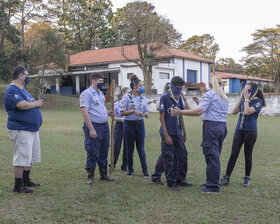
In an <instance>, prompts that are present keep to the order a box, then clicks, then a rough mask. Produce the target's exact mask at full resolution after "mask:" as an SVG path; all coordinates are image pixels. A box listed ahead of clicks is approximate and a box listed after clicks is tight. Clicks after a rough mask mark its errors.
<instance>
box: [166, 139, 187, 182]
mask: <svg viewBox="0 0 280 224" xmlns="http://www.w3.org/2000/svg"><path fill="white" fill-rule="evenodd" d="M170 137H171V139H172V142H173V144H172V145H167V144H166V142H165V138H164V136H161V151H162V158H163V167H164V172H165V177H166V180H167V184H168V185H169V186H172V185H174V184H176V180H177V181H180V180H185V178H186V174H187V169H188V153H187V150H186V148H185V144H184V140H183V137H182V136H181V135H171V136H170ZM174 157H176V158H175V159H174ZM174 161H176V162H175V163H174Z"/></svg>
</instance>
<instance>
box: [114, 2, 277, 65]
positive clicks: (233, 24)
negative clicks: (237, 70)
mask: <svg viewBox="0 0 280 224" xmlns="http://www.w3.org/2000/svg"><path fill="white" fill-rule="evenodd" d="M111 1H112V3H113V9H114V11H116V8H121V7H123V6H125V5H126V3H128V2H131V0H111ZM147 1H148V2H149V3H152V4H153V5H154V6H155V10H156V12H157V13H158V14H160V15H163V16H166V17H167V18H169V19H170V20H171V22H172V23H173V25H174V27H175V28H176V29H177V30H178V31H179V32H180V33H182V37H183V40H186V39H188V38H189V37H191V36H193V35H202V34H205V33H209V34H210V35H212V36H214V37H215V42H216V43H217V44H219V46H220V52H219V53H218V55H217V59H219V58H221V57H223V58H226V57H231V58H233V59H234V60H235V61H236V62H237V63H240V60H241V58H242V57H243V56H245V55H246V54H245V52H241V49H242V48H243V47H245V46H247V45H249V44H250V43H252V41H253V39H252V36H251V34H252V33H254V32H255V31H256V30H257V29H263V28H273V27H276V25H277V24H280V0H147Z"/></svg>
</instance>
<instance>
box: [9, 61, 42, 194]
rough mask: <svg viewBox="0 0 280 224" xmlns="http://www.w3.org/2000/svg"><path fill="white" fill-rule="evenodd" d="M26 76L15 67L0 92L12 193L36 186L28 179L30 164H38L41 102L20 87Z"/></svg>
mask: <svg viewBox="0 0 280 224" xmlns="http://www.w3.org/2000/svg"><path fill="white" fill-rule="evenodd" d="M28 81H29V76H28V72H27V70H26V68H25V67H23V66H17V67H15V69H14V71H13V81H12V82H11V84H10V85H9V86H8V87H7V89H6V91H5V93H4V106H5V110H6V111H7V113H8V122H7V128H8V135H9V138H10V139H11V140H12V142H13V148H14V152H13V166H14V177H15V185H14V188H13V191H14V192H18V193H32V192H33V190H31V189H29V188H27V187H36V186H39V185H40V184H36V183H34V182H32V181H31V179H30V178H29V175H30V170H31V165H32V163H39V162H40V161H41V151H40V138H39V129H40V127H41V125H42V115H41V111H40V108H41V107H42V106H43V104H44V102H43V100H37V101H36V100H35V99H34V98H33V97H32V96H31V95H30V94H29V93H28V92H27V90H26V89H25V88H24V86H25V85H26V84H28Z"/></svg>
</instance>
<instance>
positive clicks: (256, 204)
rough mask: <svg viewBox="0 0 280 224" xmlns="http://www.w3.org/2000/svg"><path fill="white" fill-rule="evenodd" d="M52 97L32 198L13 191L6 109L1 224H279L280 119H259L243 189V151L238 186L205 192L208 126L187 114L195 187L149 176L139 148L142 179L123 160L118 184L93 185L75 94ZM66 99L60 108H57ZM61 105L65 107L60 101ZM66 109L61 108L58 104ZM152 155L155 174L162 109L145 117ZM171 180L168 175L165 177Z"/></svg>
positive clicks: (1, 119) (1, 114)
mask: <svg viewBox="0 0 280 224" xmlns="http://www.w3.org/2000/svg"><path fill="white" fill-rule="evenodd" d="M61 99H62V100H61V101H60V102H56V104H55V106H52V105H51V104H52V102H53V101H52V100H53V99H52V98H50V102H49V105H48V108H47V109H44V110H43V112H42V113H43V119H44V123H43V126H42V127H41V130H40V136H41V148H42V162H41V163H40V164H34V166H33V171H32V173H31V177H32V178H33V180H34V181H35V182H39V183H40V184H41V186H40V187H38V188H35V189H34V193H33V194H31V195H22V194H16V193H12V187H13V173H12V143H11V142H10V140H9V139H8V136H7V132H6V113H5V111H4V110H3V108H2V109H0V126H1V130H2V131H1V132H0V141H1V144H0V155H1V160H0V167H1V168H0V180H1V181H0V190H2V192H1V193H0V223H1V224H2V223H36V224H37V223H280V221H279V220H280V202H279V201H280V151H279V144H280V140H279V137H280V135H279V127H280V117H260V118H259V122H258V125H259V133H258V140H257V143H256V146H255V148H254V153H253V170H252V174H251V187H249V188H244V187H243V186H242V183H243V179H242V178H243V176H244V158H243V157H244V156H243V152H241V154H240V158H239V159H238V161H237V164H236V167H235V170H234V172H233V174H232V178H231V184H230V185H229V186H226V187H223V188H222V190H221V193H220V194H219V195H203V194H201V193H200V192H199V189H200V187H199V185H200V184H203V183H204V182H205V167H206V165H205V161H204V157H203V155H202V150H201V147H200V143H201V129H202V127H201V126H202V123H201V121H200V118H198V117H195V118H194V117H185V124H186V129H187V143H186V146H187V149H188V152H189V172H188V180H189V181H191V182H193V183H194V186H193V187H191V188H184V189H183V190H182V191H180V192H173V191H171V190H168V189H167V187H166V184H165V185H164V186H156V185H153V184H151V183H150V182H149V180H148V179H144V178H143V176H142V172H141V169H140V162H139V158H138V155H137V152H136V151H135V153H134V154H135V155H134V161H135V167H134V170H135V176H134V177H132V178H127V177H126V174H125V173H124V172H123V171H121V170H120V165H121V163H120V161H119V162H118V164H117V168H116V170H115V172H114V173H113V176H114V178H115V182H112V183H104V182H102V181H99V173H96V182H95V184H94V185H92V186H89V185H87V184H85V183H86V179H87V175H86V172H85V170H84V166H85V160H86V152H85V150H84V146H83V132H82V117H81V114H80V111H79V108H78V107H76V106H75V107H74V106H72V105H78V102H77V101H78V100H77V99H76V98H72V99H71V98H67V97H64V98H63V97H61ZM58 104H60V106H59V105H58ZM61 104H62V106H61ZM59 108H60V109H59ZM236 122H237V116H229V118H228V133H229V134H228V136H227V138H226V140H225V143H224V148H223V152H222V156H221V161H222V174H224V172H225V168H226V164H227V160H228V158H229V155H230V150H231V143H232V136H233V133H234V128H235V125H236ZM145 123H146V154H147V162H148V167H149V173H150V174H152V172H153V170H154V167H155V163H156V159H157V157H158V155H159V154H160V137H159V134H158V129H159V120H158V114H150V118H149V119H148V120H146V122H145ZM163 180H164V182H165V178H163Z"/></svg>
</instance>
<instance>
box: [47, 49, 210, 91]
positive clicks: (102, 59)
mask: <svg viewBox="0 0 280 224" xmlns="http://www.w3.org/2000/svg"><path fill="white" fill-rule="evenodd" d="M122 51H123V53H124V55H125V56H126V57H127V58H128V59H129V60H138V59H139V56H138V50H137V46H136V45H131V46H124V47H122V48H121V47H114V48H104V49H98V50H88V51H82V52H79V53H77V54H74V55H71V56H70V62H69V66H68V73H67V75H66V76H65V75H64V76H62V77H61V76H55V75H53V76H52V77H51V76H49V77H48V78H47V80H48V81H47V83H48V86H47V88H49V89H50V92H51V93H60V94H76V95H79V94H80V93H81V92H82V91H83V90H85V89H86V88H88V87H89V86H90V74H91V73H92V72H102V73H103V74H104V77H105V78H104V82H105V88H108V87H109V85H110V83H111V81H112V80H115V83H116V88H115V89H117V90H120V89H121V88H122V87H126V86H129V83H130V81H129V77H130V75H131V74H136V75H137V76H138V77H139V78H140V79H141V80H144V78H143V73H142V70H141V69H140V67H139V66H138V65H137V64H136V63H134V62H129V61H128V60H127V59H126V58H124V57H123V54H122ZM211 63H212V61H211V60H208V59H205V58H202V57H199V56H197V55H194V54H190V53H187V52H186V51H183V50H179V49H176V48H172V47H169V46H166V47H165V48H163V49H162V50H161V51H159V52H157V55H156V61H155V63H154V65H153V77H152V78H153V91H154V93H157V94H162V93H163V88H164V85H165V84H166V83H167V82H170V80H171V79H172V77H173V76H181V77H182V78H183V79H184V80H185V81H186V82H192V83H200V82H203V83H206V85H207V86H208V83H209V79H210V64H211Z"/></svg>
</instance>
